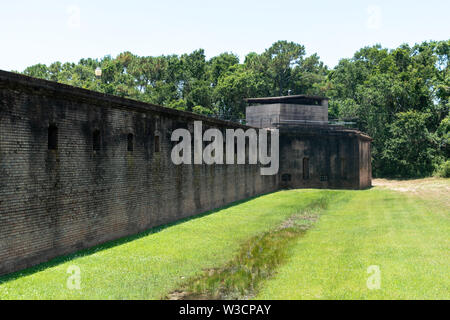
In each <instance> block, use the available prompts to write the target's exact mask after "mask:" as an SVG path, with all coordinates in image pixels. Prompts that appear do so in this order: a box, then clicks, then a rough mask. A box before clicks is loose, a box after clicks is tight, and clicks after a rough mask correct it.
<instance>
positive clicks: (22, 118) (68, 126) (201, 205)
mask: <svg viewBox="0 0 450 320" xmlns="http://www.w3.org/2000/svg"><path fill="white" fill-rule="evenodd" d="M195 120H201V121H203V125H204V128H203V129H204V130H206V129H208V127H215V128H219V129H221V130H224V129H225V128H237V127H242V128H244V129H245V128H246V127H244V126H240V125H238V124H234V123H229V122H224V121H219V120H213V119H210V118H205V117H201V116H197V115H193V114H190V113H186V112H179V111H176V110H172V109H166V108H162V107H159V106H154V105H149V104H144V103H141V102H137V101H133V100H128V99H122V98H119V97H113V96H108V95H103V94H100V93H96V92H91V91H87V90H83V89H79V88H74V87H70V86H65V85H61V84H56V83H52V82H48V81H43V80H37V79H32V78H28V77H24V76H21V75H15V74H11V73H7V72H2V71H0V274H5V273H9V272H13V271H16V270H20V269H23V268H26V267H29V266H32V265H35V264H37V263H40V262H44V261H47V260H49V259H51V258H53V257H56V256H58V255H62V254H67V253H71V252H74V251H76V250H80V249H83V248H87V247H91V246H93V245H96V244H100V243H103V242H105V241H109V240H113V239H117V238H120V237H123V236H126V235H131V234H135V233H138V232H140V231H144V230H146V229H149V228H151V227H154V226H157V225H161V224H165V223H168V222H172V221H175V220H178V219H180V218H184V217H188V216H192V215H195V214H198V213H201V212H204V211H207V210H210V209H214V208H218V207H221V206H223V205H225V204H228V203H230V202H233V201H237V200H241V199H245V198H248V197H251V196H254V195H258V194H262V193H267V192H271V191H274V190H276V189H277V188H278V176H261V175H260V171H259V166H258V165H212V166H208V165H180V166H175V165H173V164H172V162H171V160H170V151H171V148H172V146H173V143H172V142H171V141H170V137H171V132H172V131H173V130H175V129H177V128H180V127H184V128H187V129H189V130H190V131H191V132H193V122H194V121H195ZM49 126H54V127H56V128H57V149H56V150H49V145H48V135H49ZM96 134H97V136H99V137H100V139H99V142H100V143H99V146H97V147H99V150H94V146H93V145H94V140H95V139H94V136H95V135H96ZM130 134H132V144H133V151H128V146H129V144H128V140H129V135H130ZM157 136H158V137H159V141H160V150H159V152H156V150H155V143H156V139H158V138H156V137H157ZM97 147H96V149H97Z"/></svg>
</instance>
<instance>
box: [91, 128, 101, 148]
mask: <svg viewBox="0 0 450 320" xmlns="http://www.w3.org/2000/svg"><path fill="white" fill-rule="evenodd" d="M100 145H101V141H100V130H94V132H93V133H92V149H93V150H94V151H100Z"/></svg>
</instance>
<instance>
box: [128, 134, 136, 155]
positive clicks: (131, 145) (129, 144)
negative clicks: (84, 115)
mask: <svg viewBox="0 0 450 320" xmlns="http://www.w3.org/2000/svg"><path fill="white" fill-rule="evenodd" d="M133 139H134V137H133V134H132V133H130V134H128V138H127V140H128V148H127V150H128V151H130V152H133Z"/></svg>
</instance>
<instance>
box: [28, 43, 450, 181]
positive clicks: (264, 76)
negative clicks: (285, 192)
mask: <svg viewBox="0 0 450 320" xmlns="http://www.w3.org/2000/svg"><path fill="white" fill-rule="evenodd" d="M449 53H450V40H446V41H440V42H435V41H431V42H424V43H422V44H417V45H415V46H413V47H410V46H409V45H401V46H400V47H398V48H396V49H393V50H388V49H385V48H382V47H381V46H380V45H376V46H372V47H365V48H363V49H361V50H359V51H358V52H356V53H355V55H354V56H353V58H350V59H342V60H341V61H340V62H339V64H338V65H337V66H336V67H335V68H334V69H333V70H329V69H328V68H327V66H325V65H324V64H323V62H321V61H320V59H319V57H318V55H316V54H313V55H311V56H306V54H305V48H304V46H302V45H300V44H297V43H293V42H287V41H278V42H276V43H274V44H273V45H272V46H271V47H270V48H268V49H267V50H265V51H264V52H263V53H261V54H257V53H254V52H252V53H249V54H248V55H247V56H246V57H245V59H244V61H243V62H242V63H241V62H240V61H239V58H238V57H237V56H236V55H234V54H232V53H222V54H220V55H218V56H215V57H212V58H211V59H206V56H205V52H204V50H202V49H200V50H196V51H194V52H192V53H190V54H182V55H180V56H179V55H167V56H159V57H140V56H136V55H133V54H132V53H130V52H124V53H121V54H119V55H118V56H117V57H116V58H112V57H110V56H106V57H104V58H103V59H101V60H97V59H90V58H89V59H82V60H80V61H79V63H78V64H75V63H64V64H63V63H61V62H55V63H52V64H51V65H50V66H46V65H43V64H38V65H34V66H31V67H28V68H27V69H25V71H24V74H27V75H30V76H33V77H39V78H44V79H48V80H53V81H58V82H62V83H67V84H71V85H74V86H79V87H83V88H87V89H91V90H97V91H101V92H105V93H110V94H115V95H119V96H123V97H128V98H132V99H137V100H142V101H145V102H150V103H155V104H160V105H164V106H166V107H170V108H176V109H181V110H188V111H192V112H196V113H200V114H204V115H208V116H213V117H219V118H222V119H230V120H235V121H236V120H241V119H243V118H244V114H245V106H246V104H245V101H244V100H243V99H244V98H246V97H261V96H278V95H287V94H289V93H291V94H318V95H327V96H329V97H330V98H331V100H330V116H331V117H332V118H336V119H339V120H350V121H354V122H355V123H356V127H357V128H359V129H360V130H362V131H364V132H366V133H368V134H369V135H370V136H372V137H373V138H374V142H373V152H372V155H373V172H374V175H375V176H402V177H409V176H427V175H430V174H431V173H432V172H433V170H436V168H437V167H438V166H439V165H441V164H442V163H443V162H445V161H446V160H447V159H448V158H449V153H450V152H449V148H450V147H449V144H448V142H449V127H450V125H449V118H448V112H449V106H450V104H449V94H450V75H449V72H448V71H449V65H448V58H449ZM97 67H100V68H101V69H102V72H103V74H102V77H101V79H96V77H95V74H94V70H95V69H96V68H97ZM416 135H417V136H416ZM400 150H401V151H400Z"/></svg>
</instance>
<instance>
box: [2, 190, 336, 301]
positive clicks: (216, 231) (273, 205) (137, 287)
mask: <svg viewBox="0 0 450 320" xmlns="http://www.w3.org/2000/svg"><path fill="white" fill-rule="evenodd" d="M329 193H330V191H328V192H323V191H318V190H314V191H312V190H311V191H281V192H277V193H273V194H268V195H265V196H260V197H257V198H254V199H251V200H248V201H245V202H242V203H240V204H237V205H234V206H230V207H228V208H224V209H222V210H217V211H215V212H212V213H211V214H206V215H203V216H201V217H198V218H194V219H191V220H188V221H184V222H182V223H179V224H176V225H173V226H168V227H166V228H163V229H161V230H159V229H156V230H153V231H152V232H149V233H148V234H144V235H142V236H141V237H139V238H137V239H135V240H132V238H131V239H130V240H132V241H118V242H116V243H113V244H112V245H113V246H111V245H109V246H108V245H107V246H100V247H98V248H97V249H94V250H89V251H87V252H84V253H83V252H81V253H78V254H77V255H72V256H70V257H68V258H67V259H65V260H66V261H61V262H60V261H56V262H55V263H50V264H44V265H42V266H41V267H40V269H42V270H40V271H39V270H36V269H38V268H35V269H32V270H31V272H29V274H27V272H24V274H25V275H23V276H21V274H20V273H19V274H15V275H14V278H12V279H11V277H0V299H160V298H162V297H164V296H165V295H166V294H167V293H169V292H171V291H173V290H175V289H177V288H178V286H179V285H180V284H181V283H182V282H183V281H185V279H187V278H189V277H192V276H195V275H196V274H199V273H201V272H202V270H203V269H205V268H213V267H220V266H221V265H223V264H225V263H226V262H227V261H229V260H231V259H232V258H233V257H234V255H235V254H236V253H237V252H238V251H239V249H240V245H241V244H242V243H243V242H245V241H246V240H247V239H249V238H251V237H253V236H255V235H258V234H260V233H263V232H266V231H268V230H270V229H272V228H273V227H274V226H277V225H279V224H280V223H282V221H283V220H285V219H287V218H288V217H290V216H291V215H292V214H295V213H296V212H299V211H301V210H302V209H303V208H305V207H307V206H308V205H309V204H310V203H311V202H314V201H317V200H318V199H320V198H321V197H324V196H326V195H327V194H329ZM70 266H77V267H79V268H80V271H81V290H69V289H68V288H67V280H68V278H69V276H70V274H68V273H67V271H68V268H69V267H70Z"/></svg>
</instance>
